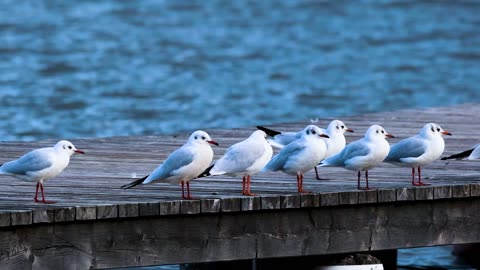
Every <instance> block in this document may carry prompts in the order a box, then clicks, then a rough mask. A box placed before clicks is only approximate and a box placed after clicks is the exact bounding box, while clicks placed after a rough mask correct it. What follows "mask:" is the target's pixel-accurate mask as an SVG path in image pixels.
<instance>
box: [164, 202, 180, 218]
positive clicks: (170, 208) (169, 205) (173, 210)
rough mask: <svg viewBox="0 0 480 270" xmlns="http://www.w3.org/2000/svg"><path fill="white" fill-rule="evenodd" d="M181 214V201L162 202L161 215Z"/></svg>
mask: <svg viewBox="0 0 480 270" xmlns="http://www.w3.org/2000/svg"><path fill="white" fill-rule="evenodd" d="M178 214H180V200H173V201H163V202H160V215H178Z"/></svg>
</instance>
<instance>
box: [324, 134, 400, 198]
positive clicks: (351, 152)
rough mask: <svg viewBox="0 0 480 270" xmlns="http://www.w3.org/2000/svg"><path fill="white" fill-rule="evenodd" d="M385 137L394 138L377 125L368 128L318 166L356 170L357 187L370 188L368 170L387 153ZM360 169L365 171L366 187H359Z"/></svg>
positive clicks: (378, 162)
mask: <svg viewBox="0 0 480 270" xmlns="http://www.w3.org/2000/svg"><path fill="white" fill-rule="evenodd" d="M386 138H394V136H393V135H391V134H388V133H387V132H386V131H385V129H384V128H383V127H381V126H379V125H372V126H370V127H369V128H368V130H367V132H366V133H365V136H364V137H363V138H362V139H360V140H357V141H354V142H352V143H350V144H349V145H347V146H346V147H345V148H344V149H343V150H342V151H341V152H340V153H338V154H336V155H333V156H331V157H329V158H327V159H325V160H323V161H322V162H321V163H320V164H319V166H320V167H325V166H332V167H343V168H345V169H347V170H351V171H357V177H358V185H357V188H358V189H370V188H369V186H368V170H370V169H371V168H373V167H375V166H377V165H378V164H380V163H381V162H382V161H383V160H384V159H385V157H386V156H387V155H388V152H389V150H390V145H389V144H388V142H387V140H386ZM361 171H365V181H366V187H365V188H361V187H360V175H361V173H360V172H361Z"/></svg>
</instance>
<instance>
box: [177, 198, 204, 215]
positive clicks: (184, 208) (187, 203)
mask: <svg viewBox="0 0 480 270" xmlns="http://www.w3.org/2000/svg"><path fill="white" fill-rule="evenodd" d="M198 213H200V201H199V200H181V201H180V214H184V215H185V214H186V215H191V214H198Z"/></svg>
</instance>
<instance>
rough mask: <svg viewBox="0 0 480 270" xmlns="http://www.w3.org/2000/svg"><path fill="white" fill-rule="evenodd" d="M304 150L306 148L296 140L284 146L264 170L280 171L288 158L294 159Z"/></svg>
mask: <svg viewBox="0 0 480 270" xmlns="http://www.w3.org/2000/svg"><path fill="white" fill-rule="evenodd" d="M305 149H306V146H305V145H304V144H302V143H300V141H299V140H296V141H294V142H292V143H290V144H289V145H287V146H285V147H284V148H283V149H282V150H281V151H280V152H279V153H278V154H277V155H276V156H274V157H273V158H272V160H270V162H268V164H267V165H266V166H265V169H266V170H270V171H278V170H281V169H282V168H283V167H284V166H285V164H286V163H287V162H288V160H289V159H290V158H294V157H295V156H296V155H298V154H299V153H301V152H302V151H304V150H305Z"/></svg>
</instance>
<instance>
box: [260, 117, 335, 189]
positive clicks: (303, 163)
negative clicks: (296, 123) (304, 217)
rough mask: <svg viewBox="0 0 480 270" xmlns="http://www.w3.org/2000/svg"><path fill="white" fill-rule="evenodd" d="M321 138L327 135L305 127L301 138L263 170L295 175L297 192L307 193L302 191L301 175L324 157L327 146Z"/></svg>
mask: <svg viewBox="0 0 480 270" xmlns="http://www.w3.org/2000/svg"><path fill="white" fill-rule="evenodd" d="M322 138H328V135H326V134H323V133H322V131H321V129H320V128H319V127H317V126H315V125H309V126H307V127H306V128H305V129H304V131H303V133H302V136H301V137H300V138H299V139H297V140H295V141H293V142H291V143H289V144H288V145H287V146H285V147H284V148H282V150H280V152H279V153H278V154H277V155H276V156H274V157H273V158H272V160H270V162H268V164H267V165H266V166H265V168H264V170H266V171H274V172H275V171H283V172H284V173H286V174H291V175H296V176H297V187H298V192H299V193H307V191H305V190H303V174H304V173H305V172H307V171H309V170H311V169H313V168H315V166H316V165H317V164H318V163H319V162H320V161H321V160H322V159H323V158H324V157H325V153H326V151H327V145H326V143H325V141H324V140H323V139H322Z"/></svg>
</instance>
